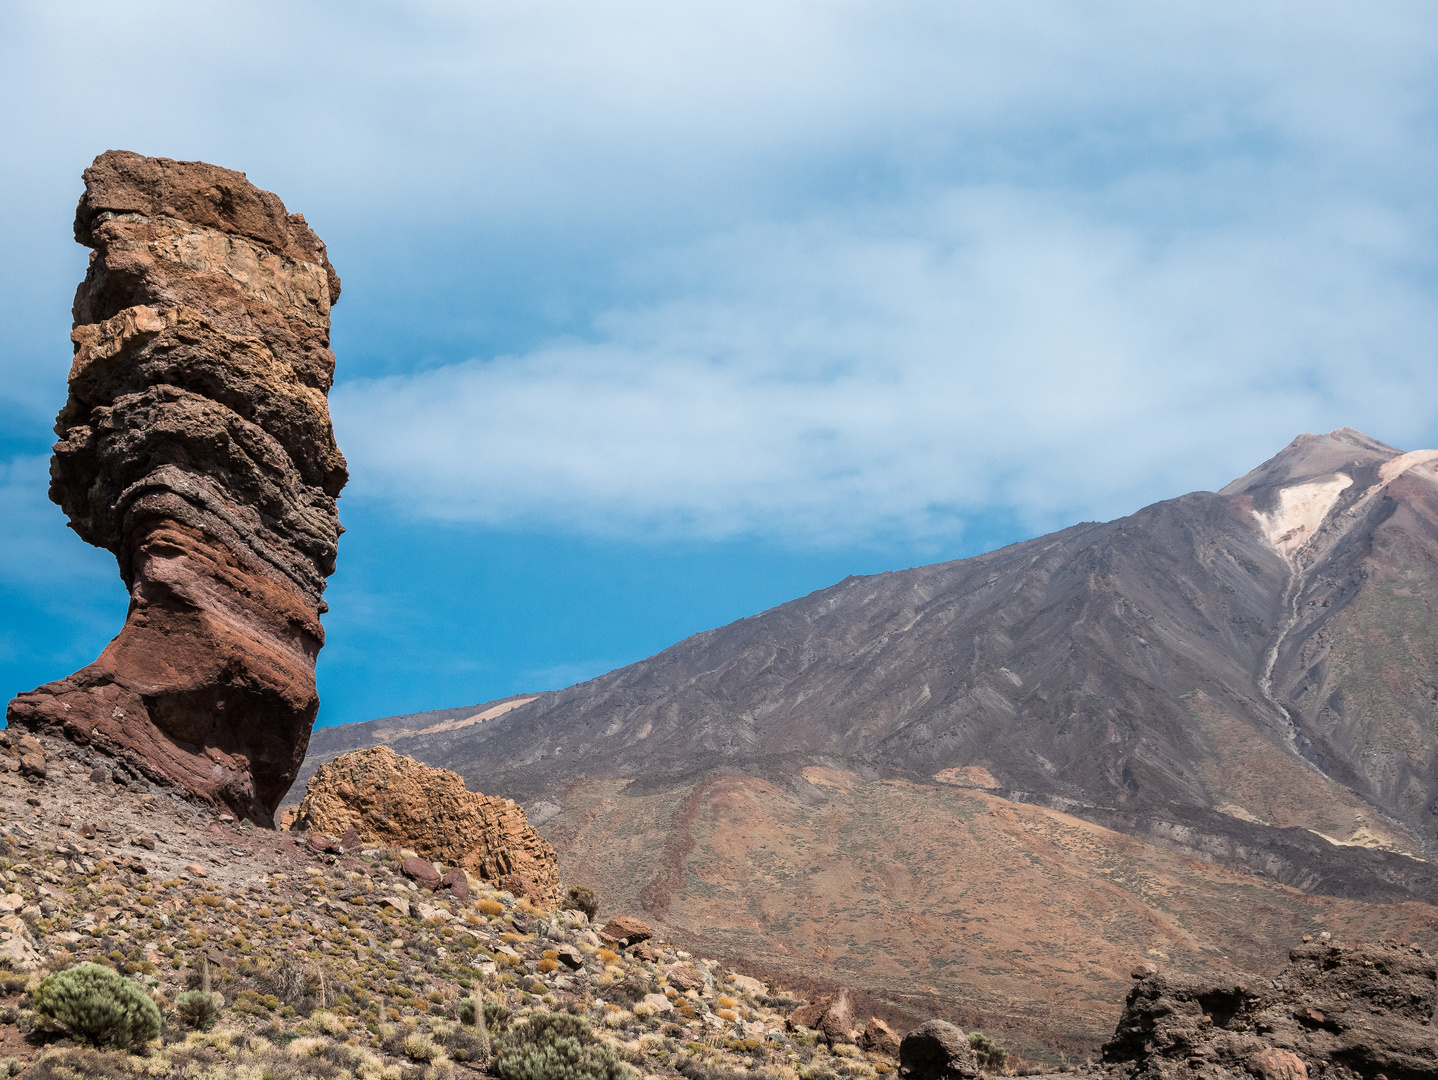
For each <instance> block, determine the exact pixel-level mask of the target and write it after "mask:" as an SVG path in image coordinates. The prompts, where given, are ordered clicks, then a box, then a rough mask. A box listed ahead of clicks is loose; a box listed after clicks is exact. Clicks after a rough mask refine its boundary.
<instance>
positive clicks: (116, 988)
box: [32, 964, 163, 1048]
mask: <svg viewBox="0 0 1438 1080" xmlns="http://www.w3.org/2000/svg"><path fill="white" fill-rule="evenodd" d="M32 1007H33V1008H34V1010H35V1012H36V1013H38V1014H39V1015H40V1016H42V1017H44V1018H45V1019H46V1020H49V1021H50V1022H51V1023H53V1024H56V1025H58V1026H59V1027H61V1028H63V1029H64V1030H65V1031H67V1032H69V1033H70V1034H71V1035H72V1036H74V1037H75V1038H77V1039H80V1040H82V1041H84V1042H89V1043H94V1044H95V1045H97V1046H106V1045H109V1046H118V1047H121V1048H124V1047H128V1046H130V1045H132V1044H134V1043H142V1044H143V1043H146V1042H149V1040H151V1039H153V1038H155V1037H156V1036H157V1035H159V1034H160V1023H161V1020H162V1019H163V1018H162V1017H161V1015H160V1007H159V1006H158V1005H156V1004H155V1003H154V1002H153V1001H151V1000H150V995H149V994H147V993H145V991H144V990H143V989H142V988H141V987H140V986H139V985H138V984H137V983H134V982H131V981H130V980H129V979H127V978H125V977H124V976H123V975H121V974H120V973H119V972H117V971H115V970H114V969H113V968H107V967H105V966H103V965H102V964H79V965H77V966H75V967H72V968H66V969H65V970H64V971H57V972H55V973H54V974H53V975H48V976H46V978H45V980H44V981H43V982H42V983H41V984H40V985H39V986H38V987H37V988H36V989H35V992H34V994H33V995H32Z"/></svg>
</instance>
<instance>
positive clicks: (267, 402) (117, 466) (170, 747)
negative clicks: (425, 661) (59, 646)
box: [6, 151, 348, 825]
mask: <svg viewBox="0 0 1438 1080" xmlns="http://www.w3.org/2000/svg"><path fill="white" fill-rule="evenodd" d="M84 178H85V193H84V195H83V196H82V197H81V199H80V204H79V207H78V209H77V211H76V216H75V238H76V239H77V240H78V241H79V242H80V243H82V244H84V245H86V246H87V247H90V248H92V249H93V254H92V255H91V256H90V267H89V270H88V272H87V273H86V275H85V280H84V281H83V282H82V283H81V285H80V287H79V289H78V290H77V292H76V295H75V304H74V320H75V323H74V324H75V329H74V332H73V333H72V334H71V340H72V341H73V342H74V348H75V353H74V361H73V363H72V365H71V368H70V379H69V387H70V395H69V399H68V400H67V401H66V403H65V407H64V408H63V409H62V410H61V411H60V415H59V417H58V419H57V420H56V424H55V431H56V434H57V435H58V436H59V442H57V443H56V444H55V448H54V458H53V460H52V462H51V469H50V472H51V484H50V498H51V499H52V500H53V501H54V502H56V503H58V504H59V505H60V506H61V507H62V508H63V509H64V511H65V513H66V515H67V516H68V517H69V519H70V526H71V528H73V529H74V530H75V531H76V532H77V533H78V534H79V535H80V536H81V537H82V538H83V539H84V540H86V541H87V542H88V543H91V544H94V545H96V546H97V547H103V548H106V549H108V550H109V551H111V552H113V553H114V555H115V558H116V560H117V561H118V563H119V567H120V576H121V577H122V578H123V579H124V582H125V585H126V586H127V588H128V589H129V592H130V609H129V613H128V615H127V617H126V620H125V625H124V627H123V629H122V630H121V631H120V633H119V634H118V635H117V636H116V637H115V639H114V640H113V641H111V642H110V644H109V645H108V646H107V647H106V649H105V650H104V652H102V653H101V654H100V657H99V659H97V660H96V661H95V662H94V663H92V664H90V665H89V666H87V667H85V668H82V669H81V670H80V671H78V672H76V673H75V674H74V675H71V676H69V677H68V678H65V679H61V680H59V681H57V682H52V683H48V684H46V685H44V686H42V687H40V688H39V689H37V690H34V691H32V692H30V693H28V694H22V695H20V696H19V697H17V698H15V699H14V700H13V701H12V702H11V703H10V706H9V708H8V710H7V712H6V716H7V719H8V720H9V721H11V722H14V723H19V724H22V725H24V726H26V727H28V728H31V729H35V730H41V729H44V730H49V731H53V732H59V733H63V734H64V735H65V736H66V737H68V738H69V739H71V740H73V741H75V742H78V743H81V744H88V745H93V746H94V747H96V748H97V749H100V750H103V751H105V752H106V753H110V754H113V755H115V756H117V757H122V758H125V759H127V760H129V761H131V762H132V763H134V764H135V766H136V767H137V768H139V769H140V770H142V771H143V772H145V773H146V774H147V775H149V776H150V777H152V778H153V779H157V780H163V781H166V782H169V783H173V784H178V785H180V786H181V787H183V788H186V789H188V790H189V791H190V792H192V793H194V794H196V795H198V796H200V797H201V798H203V799H205V800H208V801H210V802H212V803H214V804H216V805H220V806H225V807H228V808H229V809H231V810H233V811H234V812H235V813H236V814H237V815H239V816H241V817H246V818H249V819H250V820H252V821H254V822H256V823H258V824H265V825H269V824H271V823H272V821H273V814H274V810H275V807H276V806H277V805H278V804H279V801H280V799H281V798H283V796H284V794H285V792H286V791H287V790H288V789H289V787H290V785H291V783H292V782H293V780H294V777H295V774H296V772H297V770H298V768H299V765H300V762H301V761H302V760H303V758H304V753H305V748H306V746H307V745H308V741H309V734H310V729H311V727H312V726H313V723H314V719H315V715H316V713H317V712H318V709H319V696H318V694H317V692H316V689H315V680H314V665H315V658H316V655H317V654H318V653H319V650H320V648H321V646H322V645H323V644H324V630H323V628H322V627H321V625H320V619H319V616H320V614H321V613H322V612H324V611H325V610H326V607H325V603H324V601H323V599H322V594H323V592H324V587H325V579H326V577H328V576H329V575H330V574H331V573H332V572H333V571H334V565H335V555H336V549H337V544H338V540H339V536H340V533H341V532H342V529H341V528H340V524H339V516H338V513H337V511H336V506H335V500H336V497H337V496H338V495H339V492H340V489H341V488H342V487H343V486H344V484H345V481H346V479H347V478H348V474H347V472H346V469H345V461H344V457H343V455H341V453H340V451H339V447H338V446H337V445H336V444H335V438H334V431H333V428H332V427H331V424H330V417H329V408H328V403H327V400H326V393H327V392H328V390H329V388H330V385H331V383H332V382H333V379H334V364H335V358H334V354H333V353H332V352H331V351H330V348H329V330H330V307H331V305H333V304H334V302H335V301H336V300H337V299H338V298H339V293H340V282H339V277H338V275H336V273H335V271H334V267H332V266H331V265H330V262H329V259H328V257H327V255H326V252H325V246H324V244H323V243H322V242H321V241H320V239H319V237H318V236H316V235H315V234H314V232H313V231H312V230H311V229H310V227H309V226H308V225H307V224H306V223H305V220H304V218H303V216H301V215H299V214H290V213H288V212H287V211H286V210H285V207H284V204H283V203H282V202H281V201H280V200H279V198H278V197H277V196H275V195H273V194H271V193H270V192H267V191H261V190H259V189H258V188H256V187H255V186H254V185H253V184H251V183H250V182H249V181H248V180H247V179H246V178H245V176H244V174H243V173H238V172H233V171H231V170H229V169H221V168H217V167H216V166H213V165H207V164H204V163H202V162H182V161H171V160H169V159H167V158H147V157H142V156H140V155H138V154H132V153H127V152H123V151H110V152H107V153H105V154H102V155H100V156H99V157H98V158H96V159H95V162H94V164H93V165H91V167H90V168H88V169H86V170H85V174H84Z"/></svg>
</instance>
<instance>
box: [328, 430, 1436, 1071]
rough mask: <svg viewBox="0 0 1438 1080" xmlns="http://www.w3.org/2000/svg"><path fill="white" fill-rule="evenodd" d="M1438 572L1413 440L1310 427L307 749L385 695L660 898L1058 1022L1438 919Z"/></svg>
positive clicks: (986, 1007) (880, 985)
mask: <svg viewBox="0 0 1438 1080" xmlns="http://www.w3.org/2000/svg"><path fill="white" fill-rule="evenodd" d="M1435 586H1438V451H1431V450H1430V451H1415V452H1411V453H1403V452H1401V451H1399V450H1396V449H1394V448H1393V447H1390V446H1386V445H1384V444H1382V443H1379V442H1377V441H1375V440H1373V439H1371V438H1369V437H1367V436H1365V435H1363V434H1361V433H1359V432H1357V431H1353V430H1351V429H1344V430H1340V431H1335V432H1332V433H1330V434H1327V435H1319V436H1315V435H1302V436H1300V437H1299V438H1297V439H1295V440H1294V442H1293V443H1292V444H1290V445H1289V446H1288V447H1287V448H1285V449H1284V450H1283V451H1282V452H1281V453H1279V454H1278V455H1277V456H1275V457H1274V458H1272V459H1271V460H1269V461H1267V462H1265V463H1264V464H1263V465H1261V466H1259V467H1258V468H1257V469H1255V470H1253V471H1252V472H1251V473H1249V474H1248V475H1246V476H1243V477H1241V478H1239V479H1238V480H1235V481H1234V482H1233V483H1231V484H1229V485H1228V486H1227V487H1225V488H1224V489H1223V490H1222V491H1219V492H1217V493H1212V492H1195V493H1192V494H1189V495H1184V496H1181V497H1180V498H1177V499H1172V500H1168V501H1165V502H1160V503H1156V504H1154V505H1152V506H1149V507H1146V508H1144V509H1142V510H1140V511H1138V512H1137V513H1135V514H1133V515H1131V516H1129V517H1125V518H1121V519H1119V520H1116V521H1111V522H1107V523H1102V524H1099V523H1085V524H1081V525H1075V526H1073V527H1071V528H1068V529H1065V530H1062V531H1060V532H1057V533H1053V534H1050V535H1048V536H1043V537H1039V538H1037V539H1034V540H1030V541H1027V542H1024V543H1020V544H1015V545H1012V546H1010V547H1006V548H1003V549H1001V550H998V551H994V552H991V553H989V554H986V555H980V556H977V557H974V558H969V559H963V560H959V561H956V562H949V563H942V564H938V565H933V566H925V567H919V568H916V569H912V570H906V571H901V572H894V573H887V574H880V575H877V576H872V577H852V578H848V579H846V580H845V581H842V582H840V583H839V584H837V585H835V586H833V587H831V588H828V589H824V590H821V591H819V592H816V593H813V594H811V595H809V596H807V597H804V598H802V599H799V600H795V601H793V602H791V603H788V604H784V605H782V606H780V607H777V608H774V609H772V610H770V611H766V612H764V613H762V614H760V615H756V616H754V617H752V618H748V619H743V620H740V621H738V622H735V623H732V624H730V625H728V626H724V627H720V628H718V629H716V630H712V631H708V632H706V633H702V634H698V635H695V636H694V637H692V638H689V639H687V640H685V641H682V642H680V643H679V644H677V645H675V646H673V647H672V648H670V649H667V650H665V651H664V652H662V653H659V654H658V655H656V656H654V657H651V658H649V659H647V660H644V661H641V662H640V663H637V664H633V665H631V666H629V667H626V668H622V669H619V670H617V671H614V672H611V673H609V674H607V675H604V676H602V677H600V678H598V679H594V680H591V681H589V682H587V683H582V684H580V685H578V686H573V687H570V688H568V689H565V690H561V691H557V692H552V693H543V694H538V695H535V696H534V697H533V698H532V699H531V700H527V701H523V702H518V701H516V702H513V703H511V704H510V707H509V708H507V709H503V710H499V709H494V708H490V709H488V710H486V709H485V707H484V706H476V707H475V708H474V709H473V710H470V711H469V713H470V715H473V716H476V717H477V716H478V715H479V714H480V713H482V712H486V711H488V712H490V713H491V716H490V717H489V718H486V719H484V720H483V721H478V720H476V722H474V723H465V722H464V720H465V719H466V718H467V717H466V712H465V711H459V710H457V711H455V715H454V716H444V717H439V716H436V717H434V718H433V721H431V722H429V723H428V724H427V725H426V724H425V723H422V722H421V723H414V724H405V723H396V722H395V721H393V720H391V721H375V722H372V724H369V725H365V724H361V725H353V726H351V727H349V728H340V729H331V730H330V731H327V732H325V735H324V739H323V742H322V743H321V742H320V740H318V739H317V744H316V750H323V752H324V753H325V754H327V755H328V754H332V753H334V752H337V751H339V750H341V749H344V748H347V747H348V746H352V745H364V744H367V743H370V742H373V741H376V740H377V739H384V738H385V736H384V735H382V734H381V732H382V731H383V732H400V731H405V730H406V729H407V730H408V731H410V732H412V733H407V734H403V735H398V736H397V737H395V738H394V739H393V742H394V745H395V746H396V748H397V749H399V750H401V751H402V752H405V753H409V754H413V755H414V756H416V757H418V758H420V759H421V760H425V761H429V762H432V763H435V764H442V765H444V766H445V767H447V768H451V769H454V770H456V771H458V772H459V773H461V775H463V776H464V777H465V779H466V780H467V781H468V782H469V785H470V786H471V787H472V788H478V789H479V790H483V791H485V792H490V793H495V794H502V795H506V796H510V797H513V798H516V799H521V800H524V801H526V802H527V803H528V804H529V805H530V808H531V811H532V812H534V817H535V818H536V820H539V821H543V822H545V824H544V826H543V831H544V833H545V835H546V837H547V838H548V839H549V840H550V841H551V843H553V844H554V846H555V848H556V849H557V850H558V852H559V853H560V857H561V866H562V869H563V870H564V872H565V874H566V877H570V878H573V879H576V880H584V879H585V878H586V877H587V878H589V879H591V880H593V881H594V883H595V884H597V885H599V886H601V887H602V888H606V889H609V890H611V891H612V892H614V893H616V894H618V895H619V896H621V897H624V898H626V899H631V900H632V901H634V902H635V903H637V904H639V905H640V906H642V907H643V908H644V909H645V910H647V911H648V912H649V914H650V915H651V916H652V917H654V918H656V919H657V920H660V921H661V922H664V923H666V924H667V925H668V926H669V927H671V928H672V929H673V930H674V931H675V932H676V933H679V934H683V933H688V934H689V935H691V936H692V937H693V938H695V939H696V940H702V941H704V942H705V943H706V944H707V945H708V946H709V947H711V948H718V949H727V950H729V951H730V952H731V953H732V954H733V955H736V956H748V957H750V958H751V959H753V960H755V961H756V962H759V963H761V964H767V965H769V966H770V967H783V968H784V969H786V970H789V971H795V972H800V973H804V974H809V975H813V976H814V977H816V978H822V977H823V976H824V973H825V972H826V971H827V972H829V973H830V974H831V975H834V974H837V976H838V977H840V978H846V979H849V980H850V981H852V982H855V983H857V984H860V985H862V986H864V987H865V988H866V989H870V990H872V991H874V992H876V993H880V994H882V995H883V996H886V997H887V998H888V1000H890V1001H892V1002H896V1003H898V1004H900V1005H902V1004H903V1003H904V1002H905V1001H910V1002H912V1001H914V1000H915V999H916V998H922V999H925V1000H926V1001H932V1000H934V999H935V998H939V999H944V1000H947V1001H949V1002H950V1003H951V1007H952V1008H954V1009H958V1008H959V1006H957V1005H952V1003H953V1002H955V1001H957V1000H963V1001H965V1002H967V1003H968V1004H967V1005H965V1006H964V1007H965V1008H968V1009H969V1010H971V1014H972V1015H971V1016H970V1019H973V1018H974V1016H982V1017H983V1018H985V1020H986V1022H987V1023H988V1024H989V1025H990V1026H991V1027H994V1026H997V1027H1004V1026H1005V1025H1007V1024H1008V1023H1009V1022H1010V1020H1011V1019H1015V1020H1016V1018H1019V1017H1025V1018H1026V1019H1025V1020H1024V1021H1023V1022H1024V1023H1026V1024H1028V1025H1030V1026H1032V1024H1033V1023H1034V1022H1035V1017H1038V1018H1039V1019H1040V1020H1041V1021H1042V1022H1043V1023H1048V1024H1050V1025H1051V1026H1050V1028H1049V1030H1048V1037H1049V1039H1050V1042H1051V1044H1061V1043H1062V1042H1063V1041H1064V1040H1065V1039H1071V1040H1072V1041H1073V1042H1074V1044H1075V1045H1078V1044H1082V1043H1084V1042H1086V1041H1087V1040H1088V1039H1090V1038H1091V1037H1092V1033H1095V1032H1098V1031H1101V1030H1102V1028H1103V1026H1104V1024H1105V1023H1107V1022H1108V1018H1107V1016H1106V1014H1105V1015H1104V1016H1103V1017H1102V1018H1100V1017H1099V1016H1098V1015H1090V1014H1089V1013H1087V1012H1086V1011H1085V1009H1086V1007H1085V1006H1084V1005H1083V1002H1084V1001H1087V1000H1090V998H1089V996H1088V995H1089V994H1090V993H1091V991H1094V990H1098V987H1095V986H1093V985H1092V984H1093V983H1099V984H1105V986H1104V989H1103V990H1101V991H1099V993H1097V994H1095V995H1093V997H1092V1000H1093V1001H1098V1000H1099V999H1103V1000H1111V997H1112V989H1111V984H1112V982H1113V981H1114V980H1116V979H1121V978H1122V977H1123V975H1124V974H1126V967H1127V966H1128V965H1130V964H1131V963H1132V962H1133V960H1134V958H1135V957H1143V956H1145V955H1149V956H1161V957H1164V958H1166V959H1168V960H1169V961H1170V962H1172V963H1175V964H1177V965H1179V966H1183V965H1184V964H1186V963H1189V962H1190V961H1191V962H1194V963H1197V962H1198V960H1199V958H1200V957H1205V958H1207V959H1209V960H1211V959H1212V958H1213V957H1220V958H1222V959H1225V960H1227V959H1231V960H1232V962H1234V963H1240V962H1242V963H1244V964H1246V965H1248V966H1258V965H1259V964H1260V963H1262V962H1263V961H1262V960H1261V958H1260V954H1262V953H1264V952H1265V951H1267V952H1271V951H1272V938H1273V936H1274V935H1280V936H1281V937H1282V939H1284V940H1286V938H1287V936H1288V935H1289V934H1290V933H1291V931H1292V928H1293V927H1295V926H1302V925H1308V924H1309V923H1313V924H1314V926H1315V928H1316V927H1318V925H1319V924H1321V923H1323V922H1325V921H1326V922H1327V925H1329V926H1330V927H1333V926H1342V927H1356V926H1359V925H1362V926H1364V927H1367V928H1368V929H1369V930H1370V931H1371V930H1373V929H1374V928H1375V927H1378V926H1380V925H1381V926H1383V927H1388V928H1392V927H1397V926H1401V927H1403V928H1404V930H1403V932H1405V933H1409V934H1411V935H1415V936H1416V937H1420V938H1421V937H1423V936H1424V935H1427V936H1428V937H1429V938H1431V937H1433V936H1434V935H1435V934H1438V911H1435V908H1434V907H1433V906H1432V905H1433V904H1434V903H1435V901H1438V870H1435V866H1434V865H1433V864H1432V863H1430V862H1429V861H1427V860H1429V859H1432V858H1434V857H1435V856H1438V757H1435V742H1438V623H1435V612H1434V597H1435V596H1438V588H1435ZM426 726H427V727H428V729H429V730H422V729H423V728H425V727H426ZM372 728H374V729H375V730H373V731H372V730H371V729H372ZM313 766H314V763H313V761H312V762H309V763H307V771H308V769H311V768H313ZM1055 965H1057V967H1056V966H1055ZM1055 1000H1063V1001H1065V1002H1067V1003H1068V1004H1069V1006H1070V1008H1071V1015H1070V1016H1067V1017H1063V1018H1059V1017H1055V1016H1054V1015H1053V1013H1052V1010H1051V1007H1050V1006H1051V1004H1052V1002H1053V1001H1055Z"/></svg>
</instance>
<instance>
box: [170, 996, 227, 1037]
mask: <svg viewBox="0 0 1438 1080" xmlns="http://www.w3.org/2000/svg"><path fill="white" fill-rule="evenodd" d="M175 1015H176V1016H178V1017H179V1018H180V1023H182V1024H184V1025H185V1026H186V1027H192V1028H208V1027H210V1026H211V1025H212V1024H214V1022H215V1018H216V1017H217V1016H219V1015H220V1001H219V998H218V997H217V996H216V995H214V994H211V993H207V992H206V991H204V990H186V991H185V992H184V993H183V994H181V995H180V996H179V997H178V998H176V999H175Z"/></svg>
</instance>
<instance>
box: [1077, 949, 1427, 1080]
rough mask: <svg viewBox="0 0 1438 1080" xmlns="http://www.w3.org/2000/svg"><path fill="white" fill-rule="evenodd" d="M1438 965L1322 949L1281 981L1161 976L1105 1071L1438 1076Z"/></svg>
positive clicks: (1300, 957) (1137, 990)
mask: <svg viewBox="0 0 1438 1080" xmlns="http://www.w3.org/2000/svg"><path fill="white" fill-rule="evenodd" d="M1435 1004H1438V965H1435V963H1434V960H1433V957H1431V956H1430V955H1428V953H1426V952H1425V951H1423V950H1422V949H1421V948H1419V947H1417V946H1411V945H1406V944H1400V943H1396V942H1388V943H1384V944H1367V945H1357V946H1353V947H1351V948H1349V947H1345V946H1343V945H1339V944H1328V943H1326V942H1314V943H1312V944H1305V945H1303V946H1300V947H1299V948H1296V949H1293V950H1292V951H1291V952H1290V953H1289V964H1288V967H1287V968H1286V969H1285V970H1284V971H1283V973H1282V974H1281V975H1280V976H1279V977H1278V978H1276V979H1268V978H1265V977H1263V976H1259V975H1248V976H1240V975H1226V976H1223V977H1221V978H1216V979H1215V978H1206V977H1203V976H1197V975H1180V974H1164V973H1158V972H1155V973H1153V974H1149V975H1147V976H1145V977H1144V978H1142V979H1140V980H1139V981H1138V982H1137V983H1135V985H1134V987H1133V989H1132V990H1131V991H1130V992H1129V995H1128V999H1127V1001H1126V1002H1125V1003H1124V1010H1123V1015H1122V1017H1121V1018H1120V1020H1119V1023H1118V1028H1117V1030H1116V1031H1115V1032H1114V1037H1113V1039H1112V1040H1110V1041H1109V1042H1108V1043H1106V1044H1105V1046H1104V1050H1103V1060H1104V1064H1105V1065H1108V1066H1110V1068H1111V1070H1112V1071H1114V1072H1117V1073H1119V1074H1121V1075H1124V1076H1128V1077H1132V1078H1134V1080H1138V1078H1144V1080H1149V1078H1160V1077H1162V1078H1169V1077H1181V1076H1183V1077H1187V1076H1194V1075H1195V1073H1197V1074H1198V1075H1201V1076H1203V1077H1213V1076H1220V1077H1234V1078H1235V1080H1236V1078H1238V1077H1249V1076H1259V1077H1261V1078H1263V1080H1303V1077H1305V1076H1308V1077H1314V1076H1333V1077H1350V1076H1362V1077H1376V1076H1377V1075H1379V1074H1382V1075H1383V1076H1385V1077H1387V1078H1388V1080H1435V1078H1438V1029H1435V1026H1434V1024H1435V1018H1434V1007H1435Z"/></svg>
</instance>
